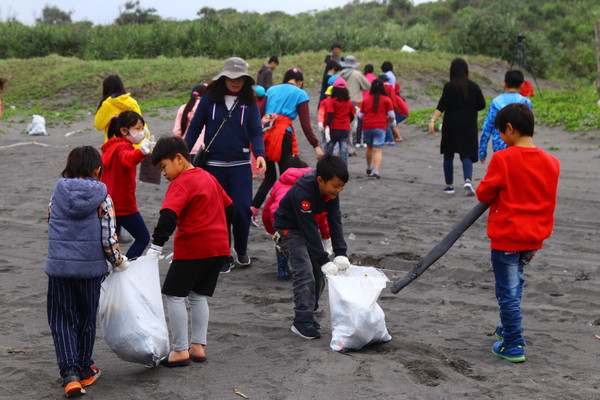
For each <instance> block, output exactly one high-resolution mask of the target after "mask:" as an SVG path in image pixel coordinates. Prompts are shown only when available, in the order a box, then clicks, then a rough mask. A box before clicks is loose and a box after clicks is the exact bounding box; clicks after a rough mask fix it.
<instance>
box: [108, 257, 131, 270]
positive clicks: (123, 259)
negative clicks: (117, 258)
mask: <svg viewBox="0 0 600 400" xmlns="http://www.w3.org/2000/svg"><path fill="white" fill-rule="evenodd" d="M130 264H131V263H130V262H129V260H128V259H127V257H125V256H123V255H122V256H121V263H120V264H119V265H113V267H112V270H113V272H122V271H125V270H126V269H127V268H129V265H130Z"/></svg>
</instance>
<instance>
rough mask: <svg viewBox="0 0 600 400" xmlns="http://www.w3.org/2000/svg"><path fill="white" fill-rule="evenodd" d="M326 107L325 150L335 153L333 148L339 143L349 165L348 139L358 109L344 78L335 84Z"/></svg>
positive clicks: (341, 154) (341, 153)
mask: <svg viewBox="0 0 600 400" xmlns="http://www.w3.org/2000/svg"><path fill="white" fill-rule="evenodd" d="M326 107H327V108H326V109H325V114H326V116H327V117H326V120H325V136H326V140H327V147H326V148H325V152H327V153H329V154H333V148H334V147H335V145H336V144H337V143H339V146H340V157H341V158H342V160H344V163H345V164H346V165H348V140H347V139H348V135H349V134H350V123H351V122H352V121H353V120H354V114H356V110H355V108H354V104H352V102H351V101H350V93H349V92H348V89H347V88H346V80H345V79H344V78H338V79H337V80H336V81H335V83H334V84H333V89H332V90H331V99H330V100H329V101H328V102H327V105H326ZM328 136H329V137H328Z"/></svg>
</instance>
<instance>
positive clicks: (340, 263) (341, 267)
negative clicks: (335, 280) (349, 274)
mask: <svg viewBox="0 0 600 400" xmlns="http://www.w3.org/2000/svg"><path fill="white" fill-rule="evenodd" d="M333 263H334V264H335V266H336V267H337V269H338V272H346V271H348V268H350V260H348V257H346V256H337V257H336V258H334V259H333Z"/></svg>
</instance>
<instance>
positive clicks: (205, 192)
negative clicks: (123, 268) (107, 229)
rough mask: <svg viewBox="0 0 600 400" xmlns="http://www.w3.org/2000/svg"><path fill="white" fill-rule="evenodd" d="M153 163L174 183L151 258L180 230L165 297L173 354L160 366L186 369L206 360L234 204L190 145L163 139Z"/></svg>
mask: <svg viewBox="0 0 600 400" xmlns="http://www.w3.org/2000/svg"><path fill="white" fill-rule="evenodd" d="M152 162H153V163H154V164H155V165H156V166H158V167H159V168H160V169H161V171H162V173H163V176H164V177H165V178H167V179H168V180H169V181H171V184H170V185H169V188H168V189H167V193H166V194H165V200H164V202H163V205H162V208H161V210H160V217H159V219H158V223H157V224H156V228H155V229H154V234H153V235H152V238H153V240H152V245H151V246H150V249H149V250H148V251H147V252H146V255H148V256H156V257H158V258H160V257H161V255H162V247H163V245H164V244H165V242H166V241H167V240H168V239H169V236H171V234H172V233H173V231H175V228H177V233H176V235H175V241H174V244H173V247H174V252H173V261H172V263H171V266H170V267H169V271H168V272H167V276H166V277H165V281H164V283H163V287H162V293H163V294H164V295H165V298H166V301H167V310H168V313H169V323H170V326H171V334H172V337H173V346H172V348H173V351H171V352H170V353H169V355H168V356H167V358H166V359H164V360H162V361H161V365H164V366H166V367H183V366H186V365H188V364H189V363H190V360H192V361H195V362H204V361H206V355H205V353H204V346H205V345H206V332H207V329H208V297H209V296H212V295H213V293H214V291H215V287H216V285H217V279H218V277H219V272H220V268H221V266H222V265H223V263H224V262H225V260H226V258H227V256H229V254H230V251H229V233H228V230H227V226H228V221H230V220H231V219H232V216H233V214H234V212H235V211H234V208H233V203H232V201H231V199H230V198H229V196H227V194H226V193H225V191H224V190H223V188H222V187H221V185H219V183H218V182H217V180H216V178H214V177H213V176H212V175H211V174H209V173H208V172H206V171H205V170H203V169H201V168H195V167H194V166H193V165H192V164H191V162H190V154H189V151H188V147H187V145H186V143H185V142H184V141H183V139H181V138H180V137H178V136H164V137H161V138H160V139H159V140H158V142H157V143H156V147H155V148H154V152H153V153H152ZM186 297H187V298H188V299H189V302H190V308H191V311H192V344H191V347H190V345H189V342H188V315H187V309H186V305H185V298H186Z"/></svg>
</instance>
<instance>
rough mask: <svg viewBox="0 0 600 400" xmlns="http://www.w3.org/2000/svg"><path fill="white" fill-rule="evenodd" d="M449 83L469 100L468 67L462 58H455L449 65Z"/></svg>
mask: <svg viewBox="0 0 600 400" xmlns="http://www.w3.org/2000/svg"><path fill="white" fill-rule="evenodd" d="M450 82H452V84H453V85H454V86H455V87H456V88H457V89H458V90H459V91H460V92H461V93H462V95H463V99H465V101H468V100H469V65H468V64H467V62H466V61H465V60H463V59H462V58H455V59H454V60H452V63H451V64H450Z"/></svg>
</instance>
